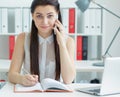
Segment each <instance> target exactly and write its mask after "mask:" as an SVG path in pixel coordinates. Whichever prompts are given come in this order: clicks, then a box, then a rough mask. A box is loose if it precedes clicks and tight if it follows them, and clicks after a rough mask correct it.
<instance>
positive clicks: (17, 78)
mask: <svg viewBox="0 0 120 97" xmlns="http://www.w3.org/2000/svg"><path fill="white" fill-rule="evenodd" d="M24 39H25V33H21V34H20V35H18V37H17V39H16V43H15V47H14V52H13V56H12V61H11V64H10V69H9V72H8V79H9V81H10V82H12V83H15V84H16V83H17V84H23V85H26V86H29V85H34V84H35V81H34V79H33V77H32V76H31V75H21V74H20V71H21V67H22V64H23V59H24ZM30 79H33V82H29V80H30Z"/></svg>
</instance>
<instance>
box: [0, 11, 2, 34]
mask: <svg viewBox="0 0 120 97" xmlns="http://www.w3.org/2000/svg"><path fill="white" fill-rule="evenodd" d="M1 14H2V12H1V9H0V33H2V15H1Z"/></svg>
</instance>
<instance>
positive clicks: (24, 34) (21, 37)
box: [17, 32, 30, 40]
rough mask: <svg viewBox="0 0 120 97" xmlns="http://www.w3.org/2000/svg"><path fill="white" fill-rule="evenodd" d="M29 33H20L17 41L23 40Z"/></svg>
mask: <svg viewBox="0 0 120 97" xmlns="http://www.w3.org/2000/svg"><path fill="white" fill-rule="evenodd" d="M29 34H30V33H26V32H22V33H20V34H18V36H17V39H22V40H25V37H27V36H28V35H29Z"/></svg>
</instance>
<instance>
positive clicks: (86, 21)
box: [83, 9, 90, 33]
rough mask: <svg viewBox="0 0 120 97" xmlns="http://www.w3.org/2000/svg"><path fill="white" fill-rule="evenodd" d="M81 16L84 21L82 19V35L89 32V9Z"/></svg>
mask: <svg viewBox="0 0 120 97" xmlns="http://www.w3.org/2000/svg"><path fill="white" fill-rule="evenodd" d="M83 16H84V19H83V32H84V33H89V32H90V23H89V22H90V19H89V9H88V10H86V11H85V12H84V14H83Z"/></svg>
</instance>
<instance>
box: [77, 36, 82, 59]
mask: <svg viewBox="0 0 120 97" xmlns="http://www.w3.org/2000/svg"><path fill="white" fill-rule="evenodd" d="M76 55H77V56H76V57H77V60H82V36H77V52H76Z"/></svg>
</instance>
